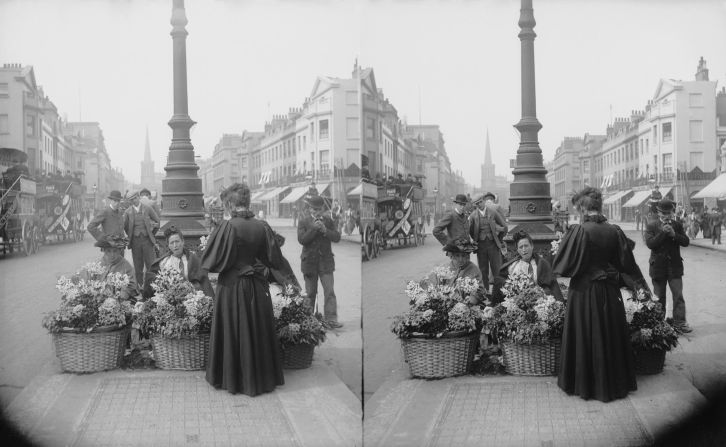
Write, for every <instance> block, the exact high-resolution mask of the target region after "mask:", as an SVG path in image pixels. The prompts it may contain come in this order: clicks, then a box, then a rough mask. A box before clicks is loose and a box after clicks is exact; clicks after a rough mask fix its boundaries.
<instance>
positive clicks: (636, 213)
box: [635, 208, 640, 231]
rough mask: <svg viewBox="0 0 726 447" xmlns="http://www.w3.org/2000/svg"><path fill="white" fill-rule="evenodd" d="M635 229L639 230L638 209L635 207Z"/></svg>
mask: <svg viewBox="0 0 726 447" xmlns="http://www.w3.org/2000/svg"><path fill="white" fill-rule="evenodd" d="M635 229H636V230H637V231H639V230H640V210H639V209H637V208H636V209H635Z"/></svg>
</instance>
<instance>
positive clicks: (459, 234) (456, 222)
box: [433, 194, 469, 245]
mask: <svg viewBox="0 0 726 447" xmlns="http://www.w3.org/2000/svg"><path fill="white" fill-rule="evenodd" d="M453 201H454V209H453V210H451V211H449V212H448V213H446V214H444V217H442V218H441V220H439V222H438V223H437V224H436V225H434V229H433V235H434V237H435V238H436V240H438V241H439V242H440V243H441V245H446V244H447V243H448V242H449V241H452V240H457V239H469V224H468V220H467V216H466V213H464V207H465V206H466V204H467V200H466V196H465V195H464V194H457V195H456V197H454V200H453Z"/></svg>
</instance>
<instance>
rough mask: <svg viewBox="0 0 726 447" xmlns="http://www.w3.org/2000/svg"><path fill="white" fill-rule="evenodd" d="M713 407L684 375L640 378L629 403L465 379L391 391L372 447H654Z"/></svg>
mask: <svg viewBox="0 0 726 447" xmlns="http://www.w3.org/2000/svg"><path fill="white" fill-rule="evenodd" d="M705 406H706V399H705V398H704V397H703V395H701V394H700V393H699V392H698V390H696V389H695V388H694V387H693V385H692V384H691V383H690V381H689V380H688V379H687V378H685V377H684V376H683V375H682V374H681V373H679V372H677V371H675V370H671V369H666V370H665V371H664V372H663V373H662V374H657V375H653V376H639V378H638V390H637V391H636V392H634V393H631V394H630V395H629V396H628V398H626V399H620V400H617V401H613V402H609V403H602V402H599V401H594V400H589V401H585V400H583V399H581V398H579V397H577V396H569V395H567V394H566V393H564V392H563V391H562V390H560V388H559V387H558V386H557V379H556V377H521V376H485V377H481V376H478V377H477V376H463V377H457V378H449V379H442V380H418V379H409V380H403V381H400V382H397V383H396V384H395V385H393V386H386V384H384V385H383V386H381V388H380V389H379V390H378V391H377V392H376V393H375V394H374V395H373V397H372V398H371V399H370V401H369V403H368V405H366V412H365V414H366V417H365V421H364V439H365V444H366V446H418V445H421V446H429V447H434V446H449V445H452V446H453V445H457V446H469V445H471V446H481V445H496V446H530V445H531V446H561V445H573V446H581V445H607V446H640V445H648V444H650V443H652V442H653V440H654V439H657V437H658V436H660V435H662V434H664V433H666V432H667V431H669V430H671V429H673V428H674V427H676V426H677V425H678V423H679V422H681V421H683V420H684V419H685V418H687V417H688V416H690V415H692V414H695V413H696V412H697V411H699V410H700V409H702V408H704V407H705Z"/></svg>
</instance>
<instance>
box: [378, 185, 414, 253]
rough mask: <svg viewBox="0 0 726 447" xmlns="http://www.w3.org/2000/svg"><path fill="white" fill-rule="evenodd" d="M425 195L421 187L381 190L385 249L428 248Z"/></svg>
mask: <svg viewBox="0 0 726 447" xmlns="http://www.w3.org/2000/svg"><path fill="white" fill-rule="evenodd" d="M424 195H425V193H424V190H423V189H422V188H421V187H419V186H416V185H412V184H409V183H399V184H392V185H386V186H379V187H378V216H379V218H380V220H381V239H380V245H381V247H382V248H384V249H385V248H388V247H392V246H394V245H397V246H402V245H413V246H418V245H423V244H424V241H425V239H426V235H425V234H424V210H423V202H422V200H423V198H424Z"/></svg>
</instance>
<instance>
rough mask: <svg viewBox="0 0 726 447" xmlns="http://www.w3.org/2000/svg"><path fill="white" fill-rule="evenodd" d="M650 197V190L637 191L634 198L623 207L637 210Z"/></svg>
mask: <svg viewBox="0 0 726 447" xmlns="http://www.w3.org/2000/svg"><path fill="white" fill-rule="evenodd" d="M648 197H650V190H647V189H646V190H645V191H635V194H633V197H631V198H630V200H628V201H627V202H625V204H624V205H623V208H637V207H639V206H640V205H642V204H643V202H645V201H646V200H647V199H648Z"/></svg>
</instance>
